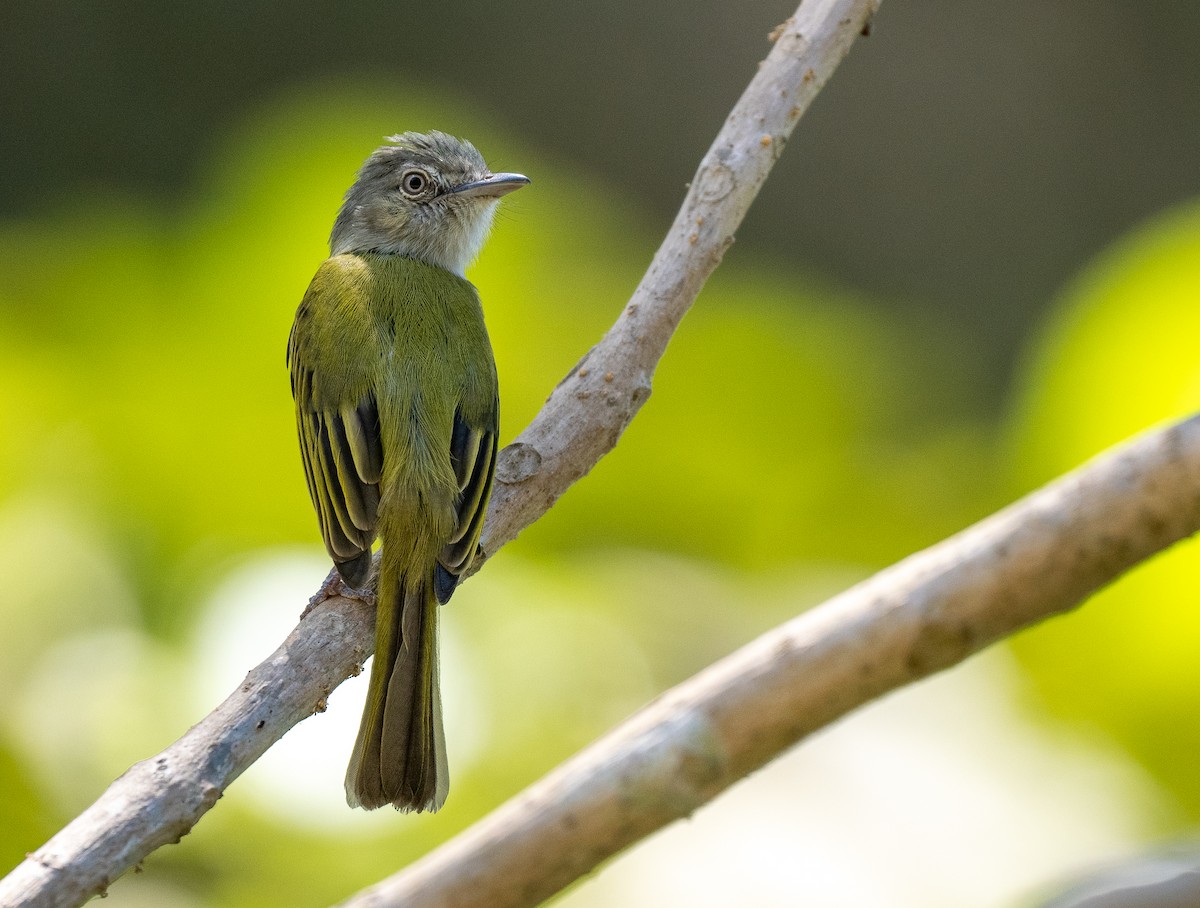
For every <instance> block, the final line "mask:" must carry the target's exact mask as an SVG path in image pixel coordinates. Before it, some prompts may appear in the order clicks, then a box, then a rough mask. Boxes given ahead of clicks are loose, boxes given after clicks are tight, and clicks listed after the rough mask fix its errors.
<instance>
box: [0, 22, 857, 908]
mask: <svg viewBox="0 0 1200 908" xmlns="http://www.w3.org/2000/svg"><path fill="white" fill-rule="evenodd" d="M879 2H880V0H806V2H805V3H804V5H803V6H802V8H801V9H800V10H799V11H798V12H797V13H796V15H795V16H794V17H793V18H791V19H789V20H788V21H787V22H786V23H784V25H783V26H781V27H780V28H779V29H778V30H777V32H776V34H775V35H774V36H773V37H775V39H776V42H775V47H774V48H773V49H772V50H771V53H770V54H769V55H768V57H767V59H766V60H765V61H763V63H762V65H761V67H760V69H759V71H758V73H757V74H756V75H755V77H754V79H753V80H752V81H751V83H750V85H749V87H748V88H747V89H746V92H745V93H744V94H743V96H742V97H741V99H740V100H739V101H738V103H737V104H736V105H735V107H734V109H733V111H732V112H731V113H730V115H729V118H728V119H727V120H726V122H725V125H724V126H723V127H722V129H721V132H720V134H719V135H718V136H717V139H716V141H715V142H714V143H713V146H712V148H711V149H710V150H709V152H708V154H707V155H705V157H704V159H703V161H702V162H701V164H700V168H699V170H698V171H697V173H696V176H695V178H694V180H693V182H692V185H691V188H690V190H689V191H688V194H687V196H686V198H685V200H684V203H683V207H682V209H681V210H680V212H679V215H678V216H677V217H676V219H675V223H674V224H673V225H672V227H671V230H670V232H669V233H668V234H667V237H666V239H665V240H664V241H663V244H662V246H661V247H660V248H659V250H658V253H657V254H656V255H655V257H654V261H653V262H652V263H651V266H650V269H649V271H648V272H647V274H646V276H645V278H644V279H643V281H642V283H641V285H640V286H639V287H638V289H637V291H636V292H635V294H634V296H633V298H632V299H631V301H630V302H629V304H628V305H627V306H626V307H625V310H624V311H623V313H622V314H621V317H620V318H619V319H618V320H617V322H616V324H615V325H614V326H613V327H612V328H611V329H610V330H609V332H608V333H607V334H606V335H605V336H604V338H603V339H602V340H601V341H600V343H598V344H597V345H596V346H595V347H594V348H593V349H592V350H591V351H590V352H589V353H588V354H587V356H585V357H584V359H583V361H581V362H580V364H579V365H578V366H577V367H576V368H575V369H574V370H572V372H571V374H570V375H568V376H567V377H566V378H565V379H564V380H563V382H562V383H560V384H559V386H558V387H557V388H556V389H555V391H554V392H553V394H552V395H551V397H550V400H549V401H548V402H547V403H546V406H545V407H544V408H543V409H542V411H541V412H540V413H539V414H538V416H537V418H536V419H535V420H534V421H533V423H531V424H530V426H529V427H528V428H527V429H526V430H525V432H523V433H522V434H521V436H520V437H519V438H518V439H517V441H516V442H515V443H514V444H512V445H510V446H509V447H508V448H507V449H505V451H504V452H502V454H501V458H500V461H499V463H498V466H497V484H496V489H495V492H494V493H493V497H492V505H491V508H490V510H489V514H488V522H487V524H486V526H485V528H484V536H483V546H484V548H485V550H486V552H487V553H488V554H489V555H490V554H494V553H495V552H496V551H497V550H498V549H499V548H500V547H501V546H503V545H504V544H505V543H506V542H509V541H510V540H512V539H513V538H515V537H516V535H517V534H518V533H519V532H520V531H521V530H522V529H524V528H525V527H526V526H528V525H529V524H530V523H532V522H533V521H534V520H536V519H538V518H539V517H540V516H541V515H542V514H544V513H545V512H546V511H547V510H548V509H549V508H550V507H551V506H552V505H553V504H554V502H555V501H556V500H557V499H558V497H559V496H560V495H561V494H562V493H563V492H564V491H566V489H567V488H568V487H569V486H570V485H571V484H572V483H573V482H575V480H577V479H579V478H580V477H582V476H584V475H585V474H586V473H587V472H588V471H589V470H590V469H591V468H592V467H593V466H594V465H595V464H596V463H597V462H598V461H599V460H600V458H601V457H603V456H604V455H605V454H606V453H608V451H610V450H611V449H612V448H613V446H614V445H615V444H616V443H617V440H618V439H619V438H620V436H621V433H622V432H623V431H624V429H625V427H626V426H627V425H628V424H629V421H630V420H631V419H632V418H633V417H634V415H635V414H636V413H637V411H638V409H639V408H640V407H641V405H642V404H643V403H644V402H645V400H646V398H647V396H648V395H649V391H650V378H651V376H652V374H653V372H654V367H655V364H656V363H657V362H658V359H659V358H660V357H661V356H662V354H663V351H664V350H665V349H666V346H667V342H668V341H669V340H670V337H671V334H672V332H673V331H674V329H675V327H676V326H677V325H678V324H679V321H680V320H681V319H682V318H683V316H684V314H685V313H686V312H687V310H688V308H689V307H690V306H691V304H692V301H693V300H694V299H695V297H696V295H697V294H698V293H699V291H700V288H701V287H702V286H703V284H704V282H705V280H707V278H708V276H709V275H710V274H711V273H712V271H713V270H714V269H715V268H716V267H717V265H718V264H719V263H720V261H721V257H722V255H723V254H724V251H725V250H726V249H727V248H728V247H729V244H730V243H732V241H733V234H734V231H735V230H736V228H737V227H738V225H739V224H740V223H741V221H742V218H743V217H744V216H745V213H746V211H747V209H748V208H749V206H750V203H751V202H752V201H753V199H754V196H755V195H756V194H757V192H758V190H759V189H760V188H761V187H762V184H763V182H764V181H765V180H766V177H767V174H768V173H769V172H770V169H771V167H772V166H773V165H774V163H775V161H776V159H777V158H778V157H779V155H780V154H781V152H782V150H783V146H784V144H785V143H786V141H787V138H788V136H789V135H790V134H791V132H792V129H793V128H794V127H795V125H796V123H797V121H798V120H799V119H800V116H801V114H803V112H804V111H805V110H806V109H807V107H808V105H809V103H810V102H811V101H812V99H813V98H814V97H815V96H816V94H817V92H818V91H819V90H820V88H821V87H822V86H823V85H824V84H825V82H826V81H827V80H828V79H829V77H830V76H831V75H832V73H833V70H834V69H835V68H836V66H837V64H838V63H839V62H840V61H841V59H842V58H843V57H844V56H845V55H846V53H847V52H848V51H849V48H850V45H851V44H852V43H853V41H854V38H855V37H856V36H857V35H858V34H859V33H860V32H861V31H862V30H863V29H864V27H865V26H866V24H867V22H868V21H869V19H870V17H871V16H872V15H873V14H874V11H875V9H876V8H877V7H878V5H879ZM372 620H373V615H371V614H370V609H369V608H367V607H365V606H364V605H363V604H362V603H357V602H352V601H350V600H346V599H341V598H337V597H334V598H331V599H328V600H326V601H325V602H324V603H323V604H322V607H321V608H317V609H314V610H312V612H311V613H309V614H308V615H307V617H305V618H304V619H302V620H301V622H300V624H299V625H298V626H297V628H296V629H295V630H294V631H293V632H292V634H291V635H290V636H289V637H288V639H287V640H286V641H285V642H284V643H283V645H282V646H281V647H280V648H279V649H278V650H276V652H275V653H274V654H272V656H271V657H270V658H269V659H268V660H267V661H266V662H264V663H262V664H261V665H259V666H258V667H257V668H255V669H254V670H253V671H251V672H250V674H249V675H248V676H247V678H246V682H245V683H244V684H243V685H242V687H241V688H239V689H238V690H237V691H235V692H234V693H233V694H231V695H230V696H229V698H228V699H226V701H225V702H224V703H223V704H221V706H219V707H218V708H217V709H216V710H215V711H214V712H213V713H211V714H210V715H209V716H207V717H205V718H204V719H203V720H202V721H201V722H199V723H198V724H197V725H195V726H194V727H193V728H192V729H190V730H189V731H188V732H187V733H186V734H185V735H184V736H183V737H182V738H181V739H180V740H179V741H177V742H175V743H174V744H172V745H171V746H170V747H168V748H167V749H166V750H164V751H163V752H162V753H161V754H158V755H157V756H155V757H151V758H150V759H149V760H146V761H144V762H142V763H138V764H136V765H134V766H133V767H132V768H130V769H129V770H128V771H127V772H126V773H125V774H124V775H123V776H121V778H119V779H117V780H116V781H115V782H114V783H113V784H112V785H111V786H109V788H108V790H107V791H105V792H104V794H103V795H101V796H100V798H99V799H98V800H97V801H96V802H95V803H94V804H93V805H92V806H91V807H89V808H88V809H87V810H86V811H84V812H83V813H82V814H80V816H78V817H77V818H76V819H75V820H73V821H72V822H71V823H70V824H68V825H67V826H66V827H65V828H64V829H63V830H62V831H60V832H59V833H58V834H57V835H55V836H54V837H53V838H52V839H51V840H50V841H49V842H47V843H46V844H45V845H43V846H42V847H41V848H39V849H38V850H37V851H36V852H34V853H33V854H31V855H30V856H29V857H28V858H27V859H26V860H25V861H24V862H22V863H21V864H20V865H19V866H18V867H17V868H16V869H15V870H14V871H13V872H12V873H10V874H9V875H8V876H7V877H5V878H4V879H3V880H0V905H4V906H6V908H8V906H39V908H40V906H46V908H50V906H54V908H60V906H63V908H65V906H74V905H79V904H82V903H83V902H84V901H86V900H87V899H88V898H90V897H92V896H93V895H96V894H100V893H103V892H104V890H105V889H106V887H107V886H108V885H109V884H110V883H111V882H112V881H113V880H115V879H116V878H117V877H119V876H120V875H121V874H123V873H124V872H125V871H127V870H129V869H130V868H131V867H133V866H135V865H137V864H138V863H139V862H140V861H141V860H142V859H143V858H145V857H146V856H147V855H148V854H150V853H151V852H152V851H154V850H155V849H156V848H158V847H159V846H161V845H163V844H167V843H171V842H177V841H179V839H180V838H181V837H182V836H184V835H186V834H187V832H188V831H189V830H190V829H191V828H192V826H194V825H195V824H196V822H198V821H199V819H200V817H202V816H203V815H204V814H205V813H206V812H207V811H208V810H209V809H211V808H212V806H213V805H214V804H215V803H216V801H217V799H218V798H220V796H221V794H222V792H223V791H224V790H225V788H226V787H227V786H228V785H229V784H230V783H231V782H232V781H233V780H234V779H236V778H237V777H238V776H239V775H241V773H242V772H244V771H245V770H246V768H247V767H248V766H250V765H251V764H252V763H253V762H254V761H255V760H256V759H258V757H260V756H261V755H262V754H263V753H264V752H265V751H266V750H267V748H269V747H270V746H271V745H272V744H273V743H274V742H275V741H277V740H279V738H281V737H282V736H283V734H284V733H285V732H286V731H287V730H288V729H289V728H291V727H292V726H293V725H295V724H296V723H297V722H299V721H301V720H302V719H304V718H305V717H307V716H309V715H311V714H312V713H314V712H317V711H320V710H321V709H323V708H324V699H325V697H326V696H327V695H328V694H329V692H330V690H332V689H333V688H334V687H336V686H337V685H338V684H340V683H341V682H342V681H343V680H344V679H345V678H347V677H348V676H349V675H351V674H353V673H354V672H356V671H357V670H358V668H359V666H361V664H362V662H363V661H364V660H365V659H366V657H367V656H368V655H369V654H370V652H371V647H372V642H373V641H372Z"/></svg>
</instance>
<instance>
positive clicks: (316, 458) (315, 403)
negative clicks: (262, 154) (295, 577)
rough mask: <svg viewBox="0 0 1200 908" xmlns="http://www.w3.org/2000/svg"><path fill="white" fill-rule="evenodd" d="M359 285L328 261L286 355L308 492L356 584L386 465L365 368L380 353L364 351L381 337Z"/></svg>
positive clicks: (341, 567) (367, 558)
mask: <svg viewBox="0 0 1200 908" xmlns="http://www.w3.org/2000/svg"><path fill="white" fill-rule="evenodd" d="M362 286H363V285H362V283H361V282H359V281H355V280H354V275H353V274H352V273H349V271H348V267H347V266H346V264H345V263H343V262H340V261H339V259H329V260H327V261H326V262H325V263H324V264H323V265H322V266H321V268H320V270H318V272H317V275H316V277H314V278H313V281H312V284H310V285H309V288H308V292H307V293H305V295H304V299H303V301H302V302H301V303H300V308H299V309H298V310H297V311H296V320H295V322H294V323H293V325H292V332H291V335H290V337H289V338H288V357H287V359H288V367H289V370H290V372H291V379H292V397H293V398H294V399H295V401H296V423H297V428H298V430H299V435H300V454H301V457H302V459H303V461H304V472H305V476H306V477H307V479H308V492H309V495H311V496H312V501H313V506H314V507H315V508H316V511H317V517H318V519H319V521H320V524H321V535H322V536H323V537H324V539H325V548H326V549H327V550H328V552H329V556H330V557H331V558H332V559H333V561H334V563H335V564H336V565H337V568H338V572H339V573H340V574H341V575H342V577H343V579H345V581H346V582H347V583H349V584H350V585H351V586H354V587H359V586H361V585H362V584H363V583H364V582H365V581H366V579H367V574H368V572H369V570H370V563H371V544H372V543H373V542H374V541H375V534H376V521H377V512H378V507H379V481H380V478H381V474H382V470H383V443H382V439H381V438H380V429H379V407H378V403H377V401H376V399H375V393H374V390H373V388H372V383H371V375H370V372H369V371H368V370H369V368H370V366H369V364H370V363H371V362H372V361H376V360H374V358H373V357H371V356H370V355H364V354H365V353H367V352H368V350H369V347H370V346H371V345H373V344H376V345H377V344H378V341H377V339H376V338H375V336H374V332H373V329H372V326H371V321H370V316H369V312H368V310H367V308H366V304H365V300H362V299H361V298H360V295H361V292H362V291H361V287H362ZM335 329H336V337H334V336H332V333H333V332H334V330H335Z"/></svg>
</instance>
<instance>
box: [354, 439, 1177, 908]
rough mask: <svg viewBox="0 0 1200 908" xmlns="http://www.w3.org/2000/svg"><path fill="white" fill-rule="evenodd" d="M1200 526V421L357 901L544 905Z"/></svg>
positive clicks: (580, 758)
mask: <svg viewBox="0 0 1200 908" xmlns="http://www.w3.org/2000/svg"><path fill="white" fill-rule="evenodd" d="M1197 530H1200V417H1193V418H1192V419H1189V420H1187V421H1186V422H1182V423H1179V424H1178V425H1175V426H1172V427H1169V428H1167V429H1165V430H1163V431H1159V432H1155V433H1153V434H1149V435H1146V436H1144V437H1142V438H1139V439H1137V440H1135V441H1133V442H1132V443H1129V444H1127V445H1125V446H1124V447H1122V448H1119V449H1117V450H1115V451H1113V452H1111V453H1109V454H1107V455H1105V456H1104V457H1102V458H1099V459H1097V460H1095V461H1093V462H1092V463H1090V464H1087V465H1086V466H1084V467H1082V468H1080V469H1079V470H1077V471H1075V472H1074V473H1072V474H1069V475H1068V476H1066V477H1064V478H1062V479H1060V480H1058V481H1057V482H1055V483H1053V484H1052V485H1049V486H1047V487H1045V488H1044V489H1042V490H1040V491H1038V492H1036V493H1034V494H1033V495H1030V496H1029V497H1027V498H1025V499H1023V500H1022V501H1020V502H1018V503H1016V504H1014V505H1012V506H1010V507H1008V508H1006V509H1005V510H1003V511H1001V512H999V513H998V514H995V515H993V516H992V517H989V518H988V519H986V520H984V521H982V522H981V523H978V524H976V525H975V526H973V527H971V528H969V529H967V530H965V531H963V532H962V533H959V534H958V535H956V536H953V537H951V538H950V539H947V540H946V541H944V542H942V543H940V544H939V545H936V546H934V547H933V548H930V549H926V550H925V551H924V552H920V553H918V554H916V555H913V556H911V557H910V558H908V559H906V560H905V561H902V562H900V563H899V564H897V565H895V566H893V567H891V568H889V569H888V570H886V571H883V572H881V573H879V574H876V575H875V576H874V577H872V578H870V579H869V580H867V581H865V582H863V583H861V584H859V585H858V586H856V587H853V588H851V589H850V590H847V591H846V592H844V593H842V594H841V595H839V596H836V597H834V598H833V599H831V600H829V601H828V602H826V603H825V604H823V605H821V606H819V607H817V608H815V609H812V610H811V611H809V612H806V613H805V614H803V615H801V616H799V617H798V618H794V619H793V620H791V621H790V622H788V623H787V624H784V625H783V626H781V627H779V628H776V629H775V630H772V631H770V632H768V633H766V634H764V635H763V636H761V637H759V638H758V639H757V640H755V641H754V642H752V643H750V644H749V645H747V646H745V647H743V648H742V649H741V650H739V651H738V652H736V653H734V654H733V655H731V656H729V657H727V658H725V659H723V660H721V661H720V662H717V663H716V664H714V665H712V666H710V667H709V668H707V669H705V670H704V671H702V672H701V673H700V674H698V675H696V676H695V677H693V678H691V679H689V680H688V681H685V682H684V683H683V684H680V685H679V686H677V687H675V688H673V689H672V690H670V691H668V692H667V693H666V694H664V695H663V696H662V697H660V698H658V699H657V700H655V701H654V702H653V703H651V704H650V705H649V706H647V707H646V708H645V709H643V710H642V711H641V712H640V713H638V714H637V715H635V716H634V717H633V718H631V719H630V720H628V721H627V722H625V723H624V724H623V725H621V726H619V727H618V728H617V729H615V730H614V731H612V732H611V733H609V734H608V735H607V736H605V737H604V738H602V739H601V740H599V741H598V742H596V743H595V744H593V745H591V746H590V747H588V748H587V749H585V750H583V751H581V752H580V753H579V754H577V755H576V756H574V757H573V758H571V759H570V760H569V761H567V762H566V763H564V764H562V765H561V766H559V767H558V768H557V769H556V770H554V771H553V772H551V773H550V774H549V775H547V776H545V777H544V778H542V779H541V780H540V781H538V782H536V783H535V784H534V785H532V786H530V787H529V788H528V789H526V790H525V791H524V792H522V793H521V794H519V795H517V796H516V797H515V798H513V799H512V800H510V801H508V802H507V803H506V804H503V805H501V806H500V807H499V808H497V809H496V810H495V811H493V812H492V813H491V814H489V815H488V816H487V817H485V818H484V819H482V820H480V821H479V822H478V823H476V824H475V825H474V826H472V827H471V828H469V829H468V830H466V831H465V832H463V833H462V834H461V835H459V836H458V837H457V838H455V839H452V840H451V841H450V842H447V843H446V844H445V845H443V846H442V847H441V848H439V849H437V850H436V851H434V852H432V853H430V854H429V855H427V856H426V857H424V858H422V859H421V860H419V861H417V862H416V863H415V864H413V865H411V866H410V867H408V868H407V869H405V870H403V871H401V872H400V873H398V874H396V875H394V876H392V877H390V878H389V879H387V880H384V881H383V882H381V883H379V884H377V885H375V886H372V887H370V888H369V889H365V890H363V891H362V892H360V893H359V894H358V895H356V896H354V897H353V898H351V899H350V900H348V901H346V902H344V903H342V905H341V908H401V906H403V908H451V906H453V908H527V906H531V905H536V904H538V903H540V902H542V901H543V900H545V899H547V898H549V897H550V896H551V895H553V894H554V893H556V892H558V891H560V890H561V889H562V888H563V887H565V886H567V885H568V884H570V883H572V882H574V881H575V880H577V879H579V878H580V877H581V876H583V875H584V874H586V873H588V872H590V871H592V870H594V869H595V868H596V867H597V866H599V865H600V864H601V863H602V862H603V861H605V860H606V859H608V858H610V857H612V856H613V855H615V854H617V853H618V852H620V851H621V850H622V849H624V848H626V847H627V846H629V845H630V844H632V843H634V842H636V841H638V840H639V839H642V838H644V837H646V836H648V835H649V834H650V833H652V832H654V831H656V830H658V829H660V828H662V827H663V826H665V825H667V824H668V823H670V822H672V821H674V820H677V819H680V818H682V817H686V816H689V815H690V814H691V813H692V812H693V811H695V810H696V809H697V808H698V807H700V806H701V805H703V804H705V803H707V802H708V801H710V800H712V799H713V798H714V797H715V796H716V795H717V794H719V793H720V792H722V791H724V790H725V789H726V788H728V787H729V786H730V785H732V784H733V783H734V782H736V781H738V780H739V779H741V778H744V777H745V776H746V775H748V774H749V773H751V772H753V771H754V770H755V769H758V768H759V767H761V766H762V765H764V764H765V763H767V762H768V761H770V760H771V759H773V758H774V757H776V756H778V755H779V754H781V753H782V752H783V751H784V750H786V749H787V748H788V747H790V746H791V745H793V744H795V743H796V742H797V741H799V740H800V739H802V738H804V737H805V736H806V735H809V734H811V733H812V732H813V731H815V730H817V729H819V728H821V727H823V726H825V725H828V724H829V723H830V722H833V721H834V720H835V719H837V718H839V717H841V716H843V715H845V714H846V713H847V712H849V711H851V710H852V709H855V708H856V707H858V706H861V705H863V704H865V703H867V702H869V701H871V700H873V699H875V698H876V697H879V696H881V695H882V694H884V693H887V692H888V691H891V690H895V689H896V688H898V687H901V686H903V685H905V684H908V683H911V682H912V681H915V680H917V679H919V678H923V677H925V676H927V675H930V674H933V673H934V672H937V671H939V670H941V669H944V668H947V667H949V666H951V665H955V664H956V663H958V662H961V661H962V660H963V659H965V658H966V657H967V656H969V655H971V654H972V653H975V652H978V651H979V650H981V649H983V648H984V647H985V646H987V645H988V644H990V643H993V642H995V641H996V640H999V639H1000V638H1002V637H1004V636H1006V635H1008V634H1011V633H1013V632H1015V631H1017V630H1019V629H1020V628H1022V627H1025V626H1027V625H1029V624H1031V623H1033V622H1035V621H1039V620H1041V619H1043V618H1046V617H1048V616H1050V615H1054V614H1057V613H1060V612H1063V611H1066V610H1068V609H1070V608H1072V607H1074V606H1075V605H1077V604H1078V603H1079V602H1081V601H1082V600H1083V599H1084V598H1085V597H1086V596H1087V595H1089V594H1090V593H1092V592H1094V591H1095V590H1097V589H1099V588H1100V587H1102V586H1104V585H1105V584H1107V583H1109V582H1111V581H1112V580H1113V579H1115V578H1116V577H1118V576H1119V575H1120V574H1121V573H1123V572H1124V571H1125V570H1127V569H1129V568H1130V567H1132V566H1133V565H1135V564H1137V563H1138V562H1139V561H1142V560H1143V559H1145V558H1147V557H1149V556H1150V555H1153V554H1154V553H1155V552H1158V551H1159V550H1161V549H1163V548H1165V547H1166V546H1168V545H1170V544H1172V543H1173V542H1176V541H1178V540H1180V539H1183V538H1184V537H1186V536H1189V535H1191V534H1193V533H1195V532H1197Z"/></svg>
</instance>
